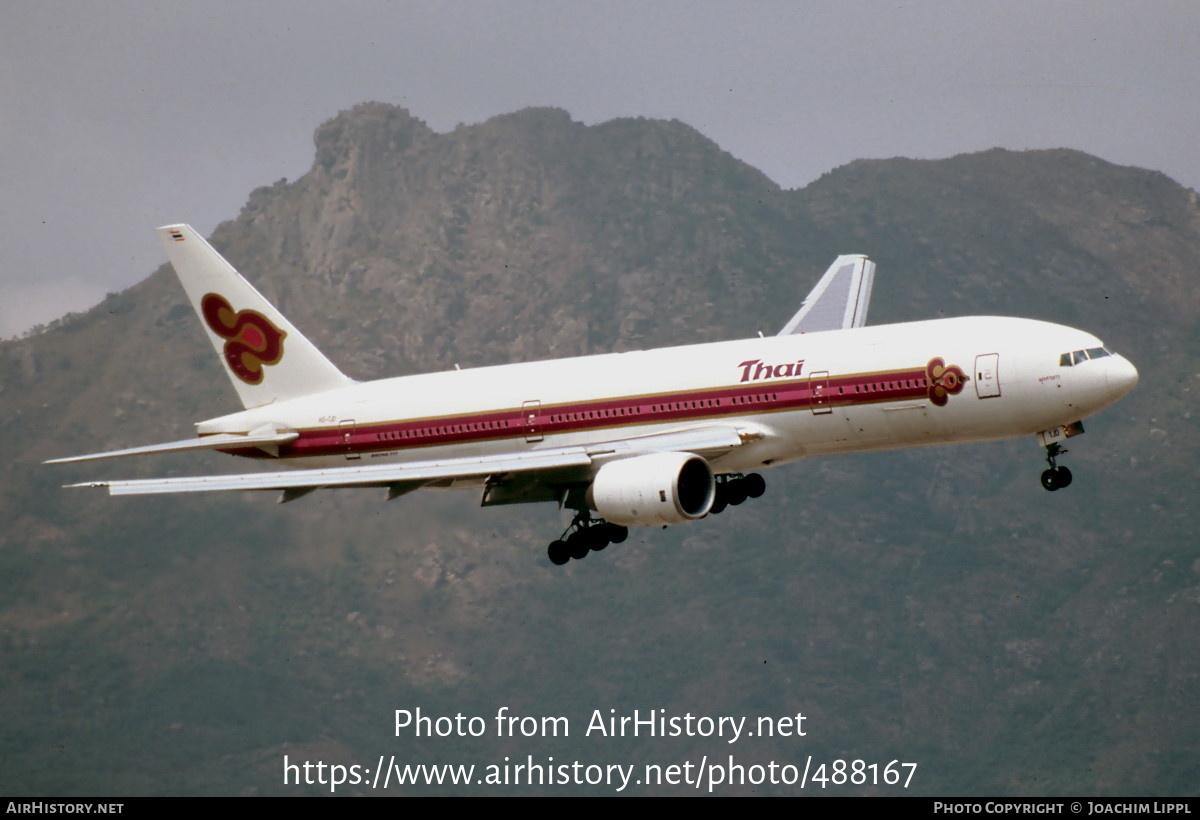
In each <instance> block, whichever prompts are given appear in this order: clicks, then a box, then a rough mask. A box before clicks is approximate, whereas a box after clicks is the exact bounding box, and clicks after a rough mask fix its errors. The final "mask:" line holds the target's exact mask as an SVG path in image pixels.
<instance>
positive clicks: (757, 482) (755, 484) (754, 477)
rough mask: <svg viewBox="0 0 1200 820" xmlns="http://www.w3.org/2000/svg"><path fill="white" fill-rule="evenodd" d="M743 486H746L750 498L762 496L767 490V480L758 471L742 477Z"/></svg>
mask: <svg viewBox="0 0 1200 820" xmlns="http://www.w3.org/2000/svg"><path fill="white" fill-rule="evenodd" d="M742 486H744V487H745V488H746V495H748V496H749V497H750V498H761V497H762V494H763V493H765V492H766V491H767V480H766V479H765V478H763V477H762V476H760V475H759V474H758V473H751V474H750V475H748V476H746V477H745V478H743V479H742Z"/></svg>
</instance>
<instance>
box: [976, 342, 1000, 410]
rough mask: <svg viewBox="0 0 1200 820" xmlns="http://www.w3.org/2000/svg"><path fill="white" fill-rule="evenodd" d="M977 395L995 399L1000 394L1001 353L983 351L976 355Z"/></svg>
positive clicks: (982, 397)
mask: <svg viewBox="0 0 1200 820" xmlns="http://www.w3.org/2000/svg"><path fill="white" fill-rule="evenodd" d="M975 395H977V396H979V398H981V399H994V398H996V397H997V396H999V395H1000V354H999V353H983V354H980V355H979V356H976V357H975Z"/></svg>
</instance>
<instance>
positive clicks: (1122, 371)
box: [1107, 356, 1138, 397]
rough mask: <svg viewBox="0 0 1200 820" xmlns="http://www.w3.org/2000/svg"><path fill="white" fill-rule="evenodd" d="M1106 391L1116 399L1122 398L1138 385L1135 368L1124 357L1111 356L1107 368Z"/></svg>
mask: <svg viewBox="0 0 1200 820" xmlns="http://www.w3.org/2000/svg"><path fill="white" fill-rule="evenodd" d="M1107 379H1108V389H1109V390H1110V391H1112V392H1113V393H1114V394H1115V395H1117V396H1118V397H1120V396H1124V395H1125V394H1126V393H1128V392H1129V391H1130V390H1132V389H1133V388H1134V385H1136V384H1137V383H1138V372H1137V368H1136V367H1134V366H1133V362H1131V361H1129V360H1128V359H1126V358H1125V357H1124V356H1113V357H1112V360H1111V362H1110V363H1109V366H1108V374H1107Z"/></svg>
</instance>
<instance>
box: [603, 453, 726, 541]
mask: <svg viewBox="0 0 1200 820" xmlns="http://www.w3.org/2000/svg"><path fill="white" fill-rule="evenodd" d="M715 497H716V481H714V479H713V472H712V468H711V467H709V466H708V462H707V461H705V460H704V459H702V458H700V456H697V455H693V454H691V453H651V454H650V455H645V456H634V457H632V458H623V459H620V460H618V461H610V462H608V463H607V464H605V465H604V466H603V467H601V468H600V470H599V472H597V473H596V478H595V480H593V481H592V486H591V487H590V488H589V489H588V502H589V503H590V505H591V506H592V507H593V508H595V510H596V511H597V512H599V513H600V515H601V516H603V517H604V519H605V520H606V521H611V522H612V523H614V524H620V525H622V526H625V527H637V526H640V527H648V526H654V525H657V524H681V523H683V522H684V521H694V520H695V519H697V518H702V517H703V516H704V515H705V514H706V513H707V512H708V510H709V508H710V507H711V506H712V503H713V499H714V498H715Z"/></svg>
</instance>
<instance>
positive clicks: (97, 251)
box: [0, 0, 1200, 337]
mask: <svg viewBox="0 0 1200 820" xmlns="http://www.w3.org/2000/svg"><path fill="white" fill-rule="evenodd" d="M2 19H3V24H2V25H0V157H2V159H0V248H2V249H3V261H2V265H3V267H0V337H4V336H8V335H11V334H13V333H17V332H19V331H21V330H23V329H24V328H27V327H29V326H30V325H33V324H35V323H41V322H45V321H47V320H49V319H51V318H54V317H56V316H58V315H61V314H63V313H65V312H67V311H71V310H80V309H83V308H86V307H88V306H90V305H91V304H94V303H95V302H97V301H99V300H100V299H101V298H102V297H103V296H104V294H105V293H107V292H109V291H115V290H120V289H123V288H125V287H128V286H129V285H132V284H133V283H135V282H137V281H139V280H141V279H143V278H145V277H146V276H147V275H148V274H149V273H150V272H151V271H152V270H153V269H154V268H155V267H157V266H158V265H159V264H160V263H161V262H162V261H164V259H163V257H162V253H161V250H160V248H159V246H158V243H157V241H156V240H155V238H154V236H153V235H152V234H151V230H152V228H154V227H155V226H157V225H161V224H165V223H169V222H190V223H192V224H193V225H194V226H196V227H197V228H198V229H200V230H201V231H202V232H204V233H206V234H207V233H208V232H210V231H211V230H212V229H213V228H214V227H215V226H216V224H217V223H218V222H220V221H222V220H224V219H229V218H232V217H234V216H236V215H237V213H238V211H239V209H240V208H241V206H242V204H243V203H244V202H245V200H246V197H247V195H248V194H249V192H250V191H251V190H252V189H254V188H256V187H258V186H260V185H265V184H269V183H271V182H273V181H275V180H277V179H279V178H280V177H287V178H288V179H295V178H296V177H298V176H300V175H301V174H303V173H304V172H305V171H307V170H308V168H309V166H310V165H311V163H312V154H313V148H312V133H313V131H314V129H315V128H316V127H317V125H319V124H320V123H321V122H322V121H324V120H326V119H329V118H330V117H332V116H334V115H335V114H337V112H338V111H339V110H342V109H345V108H349V107H350V106H352V105H353V104H355V103H357V102H362V101H364V100H382V101H385V102H392V103H397V104H400V105H403V106H405V107H407V108H408V109H409V110H410V111H411V112H412V113H413V114H415V115H416V116H418V117H420V118H422V119H424V120H425V121H426V122H428V123H429V125H430V126H431V127H433V128H434V129H436V130H439V131H444V130H449V129H451V128H453V127H454V126H455V125H457V124H458V123H460V122H461V123H472V122H479V121H481V120H484V119H486V118H488V117H490V116H492V115H494V114H501V113H505V112H508V111H513V110H516V109H519V108H523V107H526V106H530V105H553V106H558V107H561V108H565V109H566V110H567V111H569V112H570V113H571V115H572V116H573V117H574V118H575V119H576V120H580V121H583V122H585V123H588V124H592V123H596V122H602V121H604V120H607V119H611V118H613V117H621V116H646V117H656V118H675V119H680V120H683V121H684V122H687V123H689V124H691V125H693V126H695V127H696V128H698V129H699V130H701V131H702V132H704V133H705V134H706V135H708V136H709V137H711V138H712V139H714V140H716V142H717V143H719V144H720V145H721V147H722V148H724V149H725V150H727V151H729V152H731V153H732V154H733V155H734V156H737V157H739V158H740V159H743V160H745V161H746V162H748V163H750V164H751V165H754V166H756V167H757V168H760V169H761V170H763V171H764V172H765V173H767V174H768V175H769V176H770V177H772V178H773V179H774V180H776V181H777V182H778V183H780V184H781V185H784V186H787V187H799V186H803V185H805V184H806V183H808V182H809V181H811V180H813V179H815V178H816V177H818V176H820V175H821V174H822V173H823V172H825V171H827V170H829V169H831V168H834V167H836V166H838V165H841V164H843V163H846V162H848V161H850V160H852V159H856V158H859V157H889V156H897V155H903V156H910V157H944V156H949V155H952V154H956V153H961V152H964V151H975V150H981V149H985V148H990V147H992V146H997V145H999V146H1004V147H1007V148H1018V149H1019V148H1048V147H1058V146H1069V147H1072V148H1079V149H1082V150H1085V151H1089V152H1091V153H1094V154H1097V155H1099V156H1101V157H1103V158H1105V159H1107V160H1110V161H1113V162H1117V163H1122V164H1130V165H1139V166H1143V167H1147V168H1153V169H1156V170H1161V171H1163V172H1165V173H1166V174H1167V175H1169V176H1171V177H1172V178H1174V179H1175V180H1177V181H1178V182H1180V183H1182V184H1184V185H1186V186H1189V187H1192V188H1197V187H1200V138H1198V137H1200V135H1198V133H1197V126H1198V125H1200V112H1198V108H1197V105H1198V101H1197V91H1196V87H1197V77H1198V76H1200V71H1197V69H1198V68H1200V3H1194V2H1182V1H1181V2H1154V3H1145V2H1129V3H1116V2H1113V3H1106V2H1097V0H1071V2H1059V3H1055V2H1047V0H1036V1H1035V2H997V3H966V2H908V1H907V0H906V2H904V3H884V2H853V1H850V2H847V0H841V2H790V3H772V2H756V3H733V2H696V1H694V2H666V1H665V0H654V1H653V2H643V1H642V0H639V1H638V2H610V1H609V0H591V2H533V0H529V1H528V2H514V1H512V0H506V1H499V0H498V1H497V2H467V1H466V0H456V1H455V2H420V3H418V2H375V1H373V0H372V1H367V0H362V1H361V2H347V1H346V0H341V1H340V2H304V3H297V2H284V1H283V0H271V1H269V2H267V1H264V2H253V1H251V2H246V0H239V1H238V2H211V1H210V0H191V2H186V3H185V2H151V1H150V0H130V1H129V2H112V3H96V2H53V1H52V0H47V1H46V2H32V0H30V2H19V0H13V1H12V2H7V3H4V5H3V18H2ZM247 273H250V274H251V278H253V272H251V271H247Z"/></svg>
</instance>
